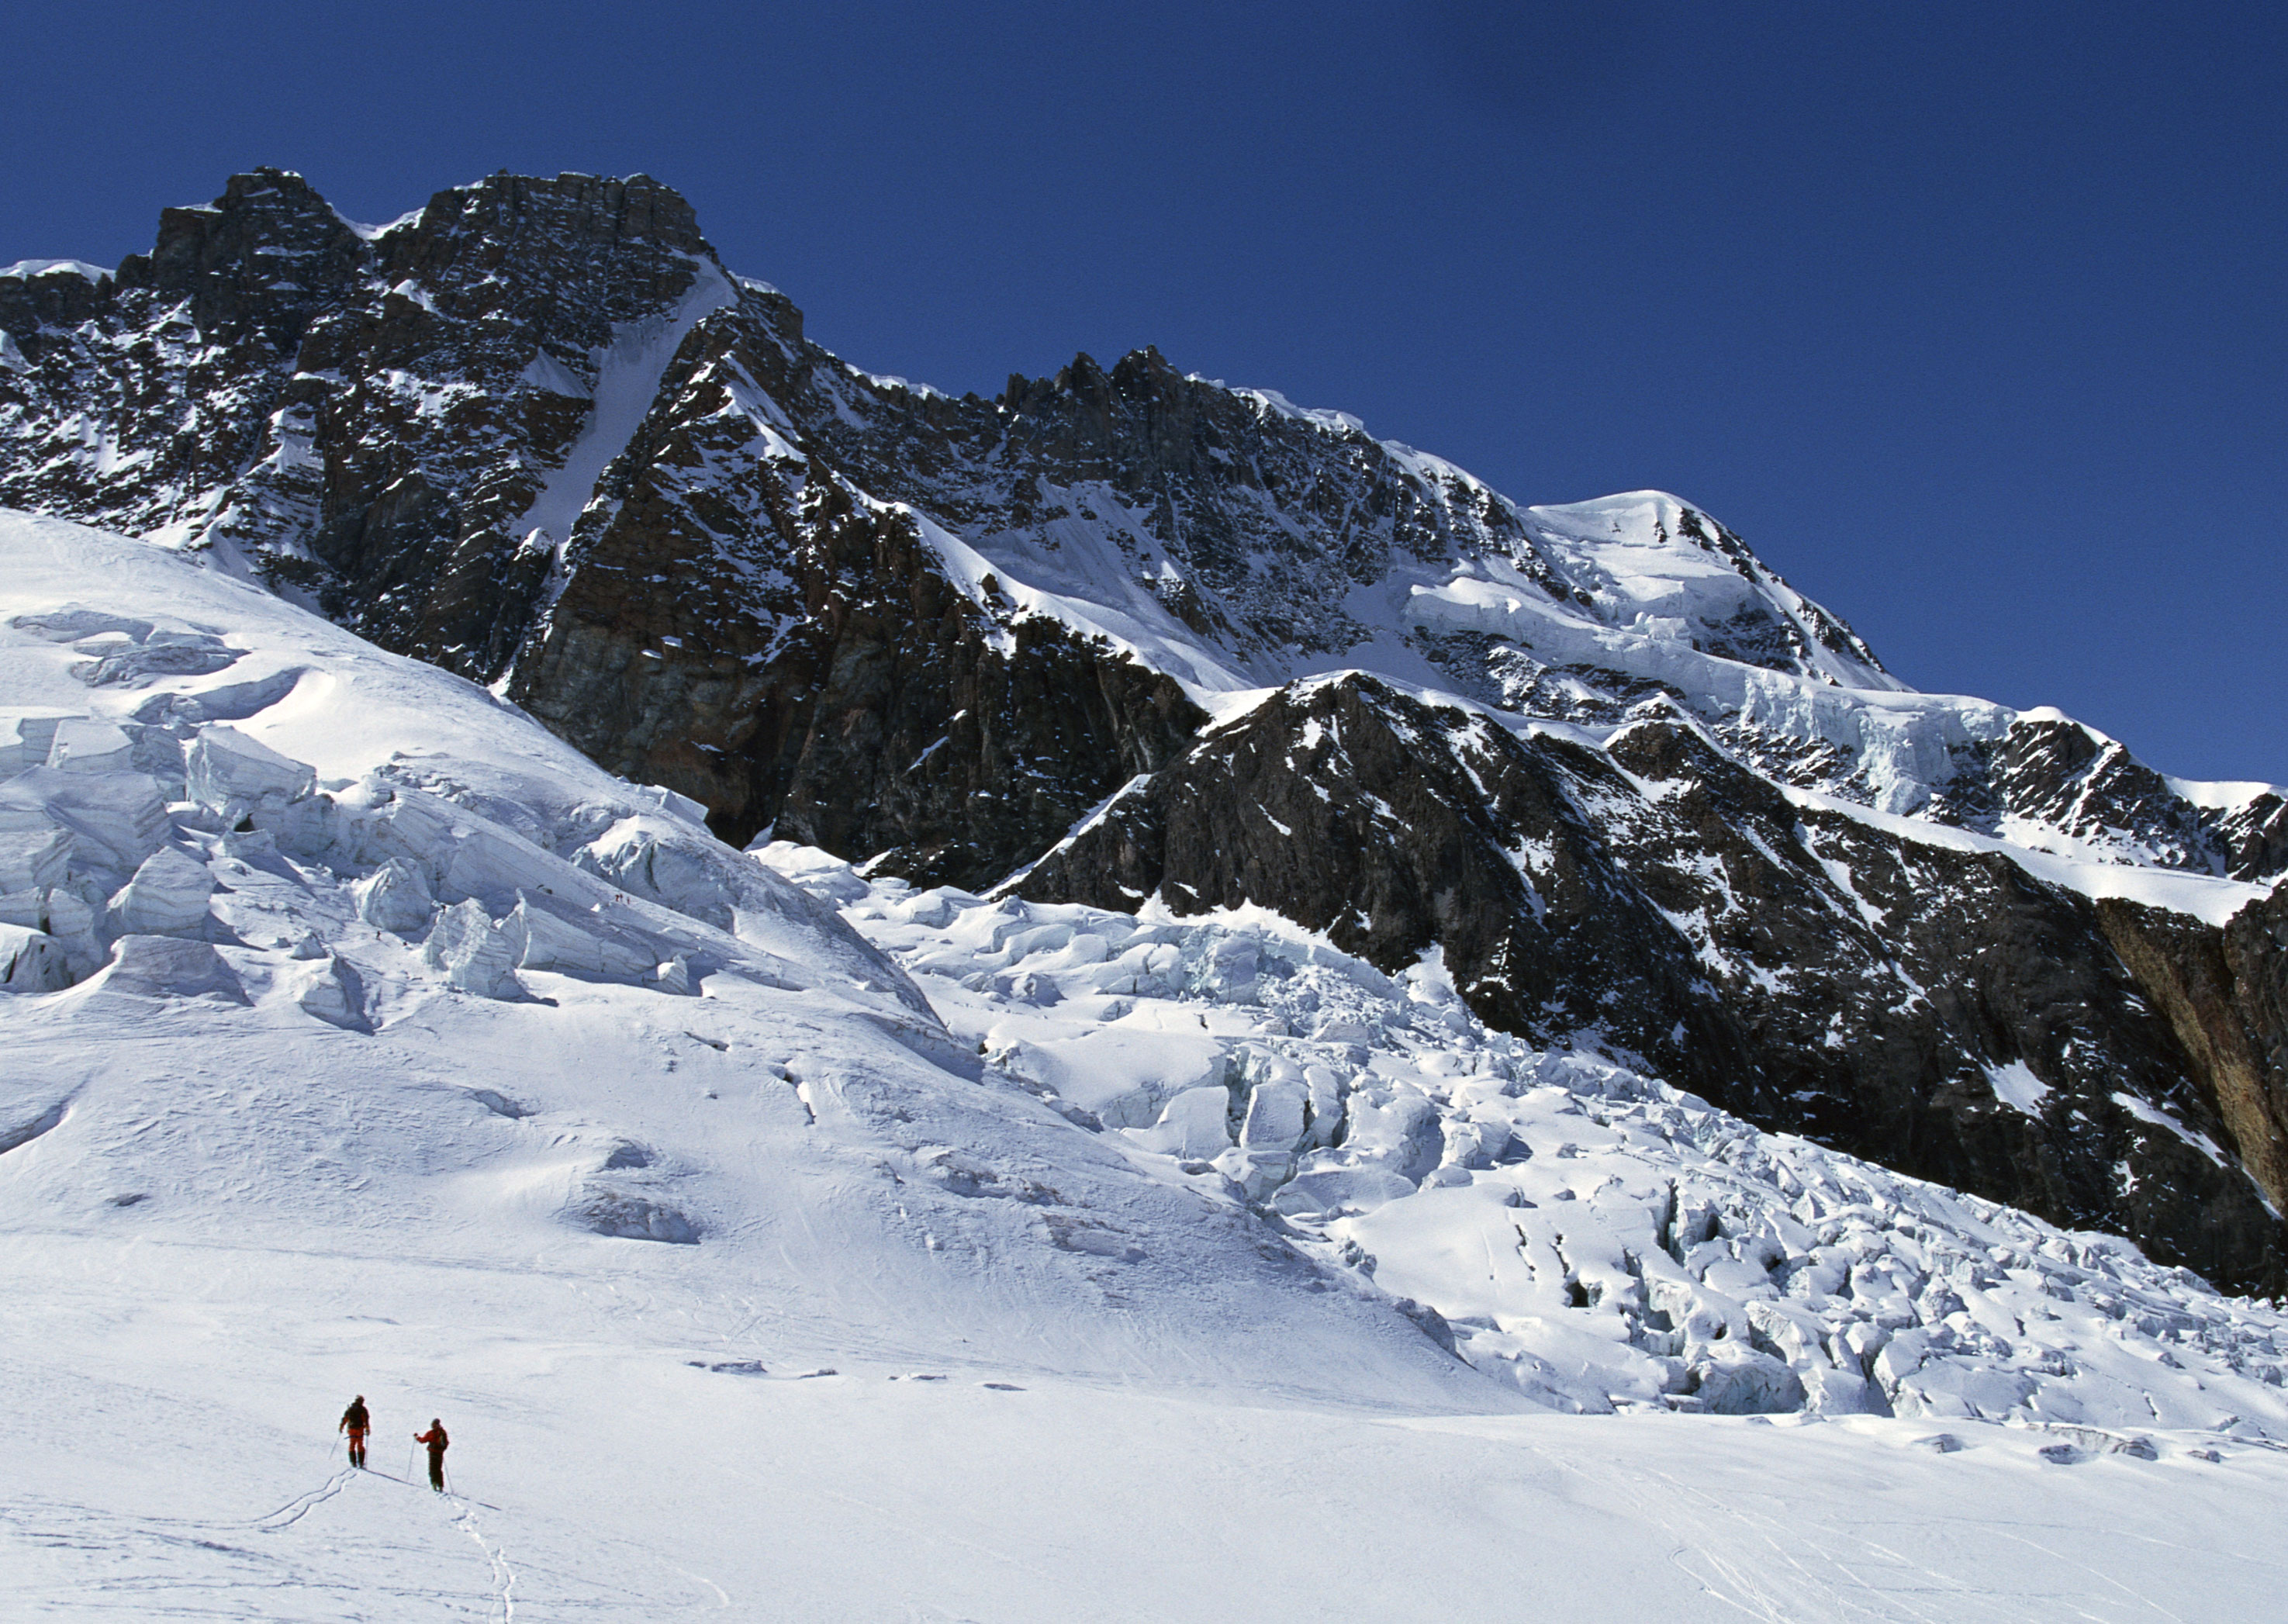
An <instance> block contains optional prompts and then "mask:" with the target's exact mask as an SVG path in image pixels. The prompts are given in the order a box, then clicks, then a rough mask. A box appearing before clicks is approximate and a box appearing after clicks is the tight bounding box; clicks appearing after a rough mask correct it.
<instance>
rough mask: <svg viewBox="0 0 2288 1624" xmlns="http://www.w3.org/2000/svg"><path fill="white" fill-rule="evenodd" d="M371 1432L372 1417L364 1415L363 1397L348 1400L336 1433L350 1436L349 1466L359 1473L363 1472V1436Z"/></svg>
mask: <svg viewBox="0 0 2288 1624" xmlns="http://www.w3.org/2000/svg"><path fill="white" fill-rule="evenodd" d="M334 1430H335V1431H337V1432H346V1433H348V1434H349V1435H350V1464H351V1465H352V1466H354V1467H356V1468H357V1469H358V1470H360V1471H363V1470H365V1435H366V1434H367V1433H368V1432H369V1431H371V1430H373V1417H372V1416H370V1415H369V1414H366V1408H365V1395H364V1394H363V1393H360V1394H359V1395H358V1396H357V1397H356V1398H353V1399H351V1400H350V1407H349V1408H347V1409H346V1410H344V1411H343V1412H342V1422H341V1425H339V1426H338V1427H336V1428H335V1429H334Z"/></svg>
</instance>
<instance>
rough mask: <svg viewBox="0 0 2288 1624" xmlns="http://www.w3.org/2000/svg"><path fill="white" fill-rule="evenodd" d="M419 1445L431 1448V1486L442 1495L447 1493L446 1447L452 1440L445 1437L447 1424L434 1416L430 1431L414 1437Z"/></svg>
mask: <svg viewBox="0 0 2288 1624" xmlns="http://www.w3.org/2000/svg"><path fill="white" fill-rule="evenodd" d="M413 1441H414V1442H415V1443H417V1444H426V1445H428V1446H429V1486H430V1487H431V1488H433V1489H434V1490H436V1491H437V1492H438V1493H440V1494H441V1493H444V1492H445V1446H446V1445H447V1444H449V1443H450V1442H452V1440H451V1439H450V1438H447V1437H446V1436H445V1423H444V1422H441V1421H439V1420H438V1419H437V1418H436V1417H435V1416H434V1415H432V1416H431V1417H430V1418H429V1430H427V1431H426V1432H417V1433H415V1434H414V1435H413Z"/></svg>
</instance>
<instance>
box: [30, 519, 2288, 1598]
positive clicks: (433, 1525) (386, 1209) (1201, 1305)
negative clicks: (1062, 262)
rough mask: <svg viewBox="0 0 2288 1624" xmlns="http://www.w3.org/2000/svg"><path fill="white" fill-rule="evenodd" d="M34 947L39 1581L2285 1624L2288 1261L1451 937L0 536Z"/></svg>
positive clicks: (106, 1585) (122, 1590)
mask: <svg viewBox="0 0 2288 1624" xmlns="http://www.w3.org/2000/svg"><path fill="white" fill-rule="evenodd" d="M1628 590H1630V591H1633V592H1635V593H1637V594H1638V596H1639V597H1641V598H1643V600H1644V601H1645V602H1646V603H1647V604H1648V606H1649V607H1648V610H1647V613H1648V614H1651V613H1654V612H1655V611H1656V610H1658V609H1659V608H1660V607H1661V604H1662V602H1663V601H1664V600H1663V599H1661V598H1660V597H1659V595H1658V593H1656V592H1655V591H1654V590H1652V589H1651V588H1649V587H1644V586H1641V585H1635V586H1631V587H1629V589H1628ZM0 984H4V986H5V987H6V993H5V994H4V995H0V1055H4V1057H5V1060H4V1064H0V1229H4V1232H5V1233H6V1235H7V1238H8V1244H7V1245H6V1246H5V1247H4V1248H0V1292H4V1301H5V1303H6V1305H7V1310H6V1314H5V1317H4V1319H0V1327H4V1328H0V1395H4V1398H5V1399H6V1413H7V1420H6V1422H4V1424H0V1552H4V1557H0V1616H5V1617H11V1618H15V1617H23V1618H34V1617H39V1618H54V1617H89V1618H122V1617H125V1618H134V1619H167V1618H189V1617H196V1618H201V1619H217V1618H246V1619H264V1620H287V1619H305V1618H306V1619H325V1620H334V1619H342V1618H360V1619H377V1620H394V1619H406V1620H433V1619H437V1618H470V1619H492V1620H513V1619H527V1620H541V1619H565V1618H580V1619H598V1620H647V1621H654V1620H663V1619H671V1618H679V1617H684V1616H687V1615H688V1616H704V1615H722V1616H727V1617H732V1618H753V1619H769V1620H779V1619H783V1620H978V1621H980V1624H983V1621H986V1620H993V1621H996V1624H998V1621H1003V1620H1059V1621H1061V1624H1063V1621H1069V1620H1223V1619H1227V1618H1230V1617H1233V1616H1235V1615H1236V1616H1246V1617H1251V1618H1259V1619H1292V1620H1328V1619H1339V1620H1417V1619H1421V1618H1424V1617H1427V1616H1436V1615H1442V1614H1453V1615H1459V1616H1465V1617H1480V1616H1490V1617H1513V1616H1514V1617H1524V1618H1537V1619H1566V1620H1602V1619H1612V1620H1623V1619H1627V1620H1635V1619H1641V1618H1643V1617H1646V1616H1654V1615H1657V1616H1667V1617H1675V1618H1683V1619H1715V1618H1729V1617H1736V1616H1744V1617H1748V1618H1754V1619H1773V1620H1776V1619H1822V1620H1825V1619H1868V1620H1891V1619H1898V1620H1941V1619H1943V1620H1989V1619H1990V1620H2025V1619H2042V1618H2073V1619H2105V1620H2137V1619H2177V1620H2192V1619H2216V1620H2227V1619H2234V1620H2238V1619H2249V1618H2257V1617H2263V1616H2268V1612H2271V1611H2273V1610H2276V1606H2277V1600H2276V1598H2277V1596H2279V1595H2280V1593H2281V1590H2282V1586H2283V1580H2284V1578H2288V1563H2284V1562H2283V1560H2282V1559H2281V1558H2280V1557H2279V1556H2278V1555H2277V1549H2276V1535H2275V1531H2276V1528H2277V1526H2278V1523H2279V1519H2280V1517H2281V1515H2282V1512H2283V1510H2284V1509H2288V1401H2284V1397H2283V1390H2282V1382H2283V1379H2284V1367H2288V1316H2284V1315H2283V1314H2281V1313H2280V1312H2279V1311H2276V1310H2274V1309H2273V1308H2271V1307H2270V1306H2268V1305H2265V1304H2260V1303H2249V1302H2244V1301H2237V1300H2230V1299H2226V1298H2223V1297H2220V1296H2219V1295H2217V1294H2216V1293H2214V1292H2213V1291H2211V1290H2210V1289H2209V1288H2208V1287H2205V1285H2203V1284H2202V1283H2201V1282H2200V1281H2198V1280H2197V1279H2194V1278H2192V1277H2190V1276H2189V1275H2186V1274H2184V1273H2182V1272H2181V1271H2172V1270H2165V1269H2161V1268H2158V1267H2156V1266H2155V1265H2153V1264H2149V1263H2148V1262H2146V1261H2145V1260H2144V1259H2143V1258H2141V1256H2139V1255H2138V1254H2137V1253H2136V1251H2135V1249H2134V1248H2132V1247H2130V1246H2129V1245H2127V1244H2126V1243H2125V1242H2122V1241H2118V1240H2111V1239H2108V1238H2105V1237H2100V1236H2092V1235H2085V1234H2071V1233H2066V1232H2060V1231H2058V1230H2055V1229H2054V1228H2052V1227H2051V1226H2049V1225H2047V1224H2042V1223H2040V1222H2038V1221H2037V1220H2035V1219H2032V1218H2030V1217H2028V1216H2023V1215H2022V1214H2018V1213H2014V1212H2012V1211H2009V1210H2007V1209H2003V1208H1997V1207H1995V1206H1993V1205H1992V1204H1990V1203H1987V1202H1984V1201H1980V1200H1974V1199H1970V1198H1966V1197H1962V1196H1959V1195H1956V1194H1953V1193H1950V1192H1946V1191H1942V1190H1939V1189H1936V1188H1934V1187H1932V1186H1929V1185H1925V1184H1919V1183H1916V1182H1915V1181H1913V1180H1910V1179H1905V1178H1902V1177H1900V1176H1895V1175H1893V1174H1889V1173H1887V1172H1886V1171H1884V1170H1883V1169H1880V1168H1873V1167H1871V1166H1868V1165H1866V1164H1864V1163H1861V1162H1858V1161H1854V1160H1852V1159H1850V1158H1848V1157H1845V1156H1841V1155H1838V1154H1835V1153H1831V1152H1827V1151H1824V1150H1823V1149H1821V1148H1819V1147H1818V1146H1815V1145H1808V1144H1806V1143H1804V1142H1802V1141H1799V1140H1791V1139H1784V1138H1775V1137H1770V1136H1767V1135H1763V1134H1760V1133H1759V1132H1757V1131H1756V1130H1755V1129H1752V1128H1750V1127H1748V1126H1747V1125H1745V1124H1744V1123H1742V1122H1740V1121H1736V1119H1733V1118H1730V1117H1728V1116H1726V1115H1724V1114H1723V1113H1720V1112H1717V1111H1714V1110H1712V1108H1710V1107H1709V1106H1707V1105H1705V1104H1704V1102H1701V1101H1699V1100H1696V1099H1695V1098H1693V1097H1689V1096H1686V1095H1681V1094H1679V1093H1677V1092H1675V1091H1674V1090H1672V1089H1666V1088H1664V1086H1662V1085H1660V1084H1657V1083H1656V1082H1653V1081H1649V1080H1648V1079H1645V1078H1642V1077H1640V1076H1637V1075H1635V1074H1633V1073H1630V1072H1628V1071H1626V1070H1625V1069H1622V1068H1619V1067H1617V1066H1612V1065H1610V1064H1609V1063H1607V1062H1606V1061H1604V1060H1602V1059H1600V1058H1595V1057H1592V1056H1587V1055H1581V1054H1571V1053H1540V1052H1536V1051H1533V1050H1528V1049H1526V1048H1524V1047H1523V1046H1521V1045H1519V1044H1516V1043H1514V1042H1512V1041H1510V1040H1508V1039H1506V1038H1505V1037H1503V1036H1502V1035H1501V1034H1493V1033H1489V1032H1487V1031H1486V1030H1484V1029H1483V1028H1482V1027H1481V1026H1478V1025H1477V1024H1476V1023H1475V1022H1474V1020H1473V1019H1472V1018H1471V1017H1470V1016H1469V1015H1468V1013H1467V1011H1466V1010H1464V1009H1463V1008H1462V1006H1461V1005H1460V1003H1459V1002H1458V1001H1457V1000H1456V999H1455V998H1454V996H1453V994H1452V991H1451V988H1450V986H1448V985H1447V984H1446V983H1445V981H1444V978H1443V976H1442V972H1441V970H1440V969H1439V967H1438V965H1437V964H1436V963H1434V962H1429V963H1425V964H1424V965H1422V966H1420V967H1419V968H1418V970H1416V971H1414V972H1413V973H1411V974H1410V975H1409V976H1407V977H1405V978H1401V979H1397V980H1393V979H1390V978H1385V977H1383V976H1382V975H1380V974H1379V973H1378V972H1377V971H1375V970H1373V969H1372V968H1371V967H1370V966H1367V965H1365V964H1362V963H1359V962H1358V961H1356V960H1353V959H1350V958H1347V956H1345V955H1341V954H1339V953H1337V952H1335V951H1334V950H1332V949H1331V947H1327V946H1326V945H1325V944H1324V943H1323V942H1317V941H1314V940H1312V939H1309V938H1308V937H1307V936H1305V935H1304V934H1302V933H1301V932H1299V931H1296V930H1294V929H1293V928H1292V927H1291V926H1288V925H1286V924H1285V923H1283V922H1281V921H1279V920H1277V919H1275V918H1271V917H1268V916H1261V915H1249V916H1228V917H1219V918H1214V919H1208V920H1192V921H1184V922H1179V921H1176V920H1174V919H1172V918H1169V917H1166V916H1164V915H1156V914H1155V913H1154V912H1152V911H1151V910H1149V909H1148V910H1147V911H1146V912H1145V913H1144V914H1143V915H1139V916H1135V917H1130V916H1125V915H1108V914H1104V913H1101V912H1098V911H1095V910H1090V909H1084V908H1078V907H1041V906H1037V905H1029V904H1024V903H1021V902H1016V901H1013V900H997V899H987V898H980V897H975V896H971V895H967V894H965V893H962V892H957V891H926V892H919V891H910V890H908V889H906V888H904V887H902V886H901V885H899V884H897V883H894V882H886V881H876V880H871V879H869V878H868V877H866V876H865V875H862V874H860V873H858V872H856V871H854V870H853V869H851V868H850V867H847V866H846V865H844V864H842V863H839V862H838V861H836V860H833V859H831V858H830V857H828V856H826V855H825V854H823V853H820V852H812V851H807V850H805V849H800V848H794V847H789V846H783V845H775V846H766V847H764V848H762V849H760V850H759V851H758V852H755V853H752V854H743V853H739V852H732V851H730V850H728V849H727V848H726V847H724V846H723V845H721V844H719V843H718V842H716V841H715V840H714V839H713V838H712V837H711V836H709V835H708V833H707V831H706V829H705V828H704V825H703V823H702V822H701V821H700V820H699V816H698V809H697V808H695V807H694V806H693V805H692V804H689V803H687V802H685V801H683V800H682V799H681V798H680V797H679V796H673V795H672V794H671V793H669V792H666V791H663V790H659V789H655V788H646V787H642V786H637V785H631V784H627V783H624V782H622V781H620V780H616V779H613V778H611V777H610V776H608V774H605V773H603V772H600V770H599V769H597V768H596V767H594V766H593V765H592V764H589V763H588V762H586V761H585V760H584V758H582V757H579V756H578V755H576V753H574V752H573V751H571V750H570V749H568V747H566V746H564V745H562V744H560V742H558V741H555V740H554V739H553V738H552V737H551V736H550V735H548V734H547V733H545V732H544V731H543V730H542V729H541V728H540V727H539V726H537V725H536V724H534V723H533V722H532V721H530V720H529V719H528V717H525V716H524V715H523V714H522V713H521V712H519V711H517V710H516V709H513V708H512V707H509V706H507V705H505V704H503V703H502V702H500V701H497V700H496V699H495V698H494V697H493V696H491V695H490V694H489V693H485V692H484V691H483V690H481V689H480V688H477V687H475V686H473V685H470V684H468V683H465V682H463V681H461V680H460V679H458V678H456V677H451V676H449V675H447V674H444V673H442V672H441V671H438V670H436V669H432V668H429V667H426V666H423V665H419V664H417V663H414V662H412V661H406V660H401V659H398V658H396V657H394V656H391V655H387V654H382V653H380V652H378V651H377V650H375V649H373V648H371V647H370V646H366V645H364V644H362V643H361V642H359V641H358V640H357V639H356V638H353V637H351V636H350V635H349V634H347V633H346V632H344V631H342V630H339V629H338V628H335V627H333V626H331V625H330V624H328V623H327V622H323V621H322V620H319V619H317V618H315V617H314V616H311V615H309V614H304V613H302V612H301V611H299V610H298V609H296V608H294V607H292V606H290V605H288V604H285V603H283V602H282V601H281V600H279V599H277V598H273V597H270V596H268V595H266V594H265V593H264V592H262V591H260V590H258V589H256V588H254V587H251V586H249V585H246V584H244V583H242V582H235V581H233V580H231V579H228V578H226V577H224V576H222V575H219V574H212V573H207V572H203V571H201V570H200V569H198V568H196V567H195V566H193V565H192V564H191V563H189V562H187V561H186V560H185V559H183V558H179V557H177V556H174V555H171V554H169V553H167V552H164V551H160V550H158V549H155V548H151V547H148V546H147V545H144V544H141V543H133V542H129V541H125V540H122V539H119V538H115V537H111V536H107V535H102V534H100V533H98V532H94V531H91V530H87V529H83V528H81V527H75V526H71V525H68V524H63V523H60V522H57V521H51V520H44V519H29V518H25V517H22V516H15V515H0ZM1998 1086H2000V1085H1998ZM353 1393H362V1394H364V1395H365V1397H366V1398H367V1399H368V1401H369V1404H370V1406H372V1408H373V1410H374V1411H375V1414H376V1418H377V1437H376V1440H375V1443H374V1445H373V1448H372V1455H371V1464H372V1466H373V1467H374V1468H375V1469H376V1470H373V1471H370V1472H368V1473H365V1474H354V1473H350V1472H347V1471H346V1470H343V1463H342V1461H341V1452H340V1446H339V1444H338V1440H337V1439H336V1438H335V1437H334V1435H333V1431H332V1428H333V1423H334V1419H335V1417H336V1416H337V1415H338V1414H339V1413H340V1411H341V1408H342V1406H344V1405H346V1403H347V1402H348V1400H349V1398H350V1397H351V1395H352V1394H353ZM432 1416H439V1417H441V1418H442V1419H443V1420H444V1422H445V1423H446V1425H447V1427H448V1428H449V1430H451V1432H452V1435H453V1438H454V1447H453V1449H452V1451H451V1452H450V1454H449V1457H448V1465H449V1470H450V1471H451V1473H452V1478H453V1488H454V1491H455V1492H454V1493H450V1494H449V1495H446V1496H442V1497H439V1496H435V1495H433V1494H431V1493H429V1491H428V1490H427V1489H426V1488H425V1487H422V1486H417V1484H416V1483H415V1482H413V1481H409V1479H414V1478H417V1477H418V1473H417V1471H416V1470H411V1467H410V1464H409V1454H410V1453H411V1445H410V1441H409V1440H410V1435H411V1434H412V1433H413V1432H414V1431H415V1430H417V1429H419V1428H421V1427H424V1426H425V1425H426V1424H427V1422H428V1421H429V1419H430V1418H431V1417H432Z"/></svg>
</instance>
